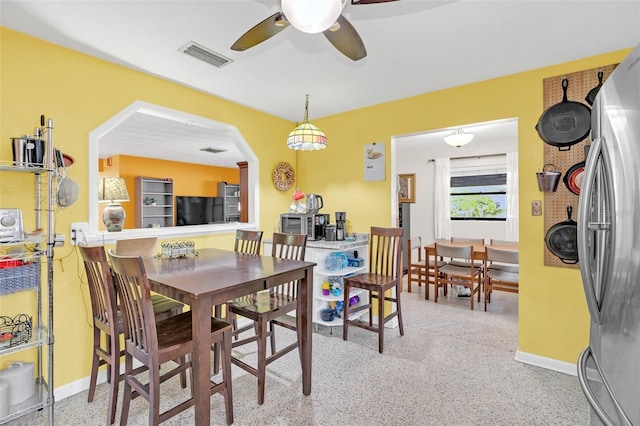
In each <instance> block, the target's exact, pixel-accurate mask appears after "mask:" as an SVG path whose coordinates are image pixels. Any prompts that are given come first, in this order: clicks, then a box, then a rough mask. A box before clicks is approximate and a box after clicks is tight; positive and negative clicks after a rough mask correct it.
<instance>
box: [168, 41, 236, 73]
mask: <svg viewBox="0 0 640 426" xmlns="http://www.w3.org/2000/svg"><path fill="white" fill-rule="evenodd" d="M178 50H179V51H180V52H182V53H186V54H187V55H189V56H193V57H194V58H196V59H200V60H201V61H204V62H206V63H208V64H211V65H213V66H214V67H216V68H221V67H223V66H224V65H226V64H228V63H230V62H233V61H232V60H231V59H229V58H225V57H224V56H222V55H221V54H219V53H216V52H214V51H213V50H211V49H207V48H206V47H204V46H203V45H201V44H198V43H196V42H195V41H190V42H189V43H187V44H185V45H184V46H182V47H181V48H180V49H178Z"/></svg>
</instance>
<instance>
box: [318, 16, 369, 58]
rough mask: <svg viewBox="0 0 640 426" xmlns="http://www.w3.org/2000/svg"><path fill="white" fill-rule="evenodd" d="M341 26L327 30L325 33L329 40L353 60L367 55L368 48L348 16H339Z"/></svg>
mask: <svg viewBox="0 0 640 426" xmlns="http://www.w3.org/2000/svg"><path fill="white" fill-rule="evenodd" d="M338 24H340V28H339V29H338V30H337V31H331V30H325V31H324V32H323V33H324V35H325V37H326V38H327V40H329V42H330V43H331V44H333V46H334V47H335V48H336V49H338V50H339V51H340V52H341V53H342V54H343V55H345V56H346V57H348V58H349V59H351V60H353V61H358V60H360V59H362V58H364V57H365V56H367V49H365V48H364V43H363V42H362V39H361V38H360V35H359V34H358V32H357V31H356V29H355V28H354V27H353V25H351V23H350V22H349V21H347V18H345V17H344V16H342V15H340V16H339V17H338Z"/></svg>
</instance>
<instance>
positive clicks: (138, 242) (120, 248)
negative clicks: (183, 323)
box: [116, 237, 184, 321]
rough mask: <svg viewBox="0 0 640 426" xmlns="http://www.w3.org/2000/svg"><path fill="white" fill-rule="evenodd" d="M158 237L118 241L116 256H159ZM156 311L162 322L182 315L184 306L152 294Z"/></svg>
mask: <svg viewBox="0 0 640 426" xmlns="http://www.w3.org/2000/svg"><path fill="white" fill-rule="evenodd" d="M157 253H158V237H145V238H128V239H122V240H116V254H117V255H119V256H140V257H142V258H143V259H147V258H152V257H155V256H157ZM151 302H153V306H154V310H155V311H156V312H158V314H157V315H156V320H157V321H160V320H163V319H166V318H169V317H171V316H174V315H178V314H181V313H182V311H183V310H184V305H183V304H182V303H180V302H178V301H176V300H173V299H171V298H169V297H166V296H163V295H161V294H152V295H151Z"/></svg>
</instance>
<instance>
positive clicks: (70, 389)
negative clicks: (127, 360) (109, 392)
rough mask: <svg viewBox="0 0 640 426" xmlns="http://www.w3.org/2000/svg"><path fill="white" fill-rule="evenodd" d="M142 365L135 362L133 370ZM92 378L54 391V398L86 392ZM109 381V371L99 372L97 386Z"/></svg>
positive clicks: (63, 397)
mask: <svg viewBox="0 0 640 426" xmlns="http://www.w3.org/2000/svg"><path fill="white" fill-rule="evenodd" d="M141 365H142V364H141V363H140V362H139V361H137V360H135V359H134V360H133V368H138V367H140V366H141ZM120 374H124V363H121V364H120ZM90 378H91V376H86V377H83V378H82V379H79V380H76V381H75V382H71V383H69V384H66V385H63V386H60V387H57V388H55V389H54V390H53V396H54V398H55V400H56V401H60V400H63V399H65V398H68V397H70V396H73V395H75V394H78V393H80V392H84V391H86V390H87V389H89V381H90ZM106 381H107V370H106V368H103V370H102V371H98V377H97V379H96V385H99V384H100V383H104V382H106Z"/></svg>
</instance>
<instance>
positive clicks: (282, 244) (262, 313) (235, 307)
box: [227, 232, 307, 405]
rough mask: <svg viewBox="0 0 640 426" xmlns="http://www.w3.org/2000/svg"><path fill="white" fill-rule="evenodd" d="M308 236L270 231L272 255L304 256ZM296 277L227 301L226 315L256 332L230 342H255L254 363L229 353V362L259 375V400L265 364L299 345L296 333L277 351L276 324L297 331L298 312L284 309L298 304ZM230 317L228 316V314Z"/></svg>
mask: <svg viewBox="0 0 640 426" xmlns="http://www.w3.org/2000/svg"><path fill="white" fill-rule="evenodd" d="M306 243H307V236H306V235H304V234H282V233H278V232H274V233H273V243H272V249H271V255H272V256H273V257H279V258H283V259H293V260H304V255H305V249H306ZM297 287H298V282H297V281H291V282H287V283H284V284H280V285H278V286H276V287H273V288H271V289H269V290H264V291H261V292H258V293H255V294H251V295H248V296H245V297H241V298H237V299H234V300H232V301H231V302H228V305H227V306H228V311H227V312H228V315H240V316H242V317H244V318H248V319H250V320H252V321H253V324H254V328H255V331H256V334H255V336H251V337H247V338H243V339H241V340H239V341H237V342H233V347H234V348H235V347H238V346H243V345H246V344H248V343H251V342H257V345H258V361H257V366H256V367H253V366H251V365H249V364H247V363H245V362H244V361H242V360H241V359H240V358H237V357H235V356H232V357H231V362H232V363H233V364H234V365H237V366H238V367H240V368H242V369H243V370H245V371H247V372H249V373H251V374H253V375H254V376H256V377H257V378H258V404H260V405H262V404H263V403H264V394H265V378H266V368H267V366H268V365H269V364H270V363H272V362H273V361H275V360H277V359H279V358H280V357H282V356H283V355H285V354H287V353H288V352H291V351H292V350H294V349H296V348H299V336H297V337H296V340H295V342H293V343H291V344H290V345H288V346H286V347H284V348H282V349H280V350H278V351H276V347H275V346H276V345H275V326H276V325H277V326H280V327H284V328H287V329H289V330H293V331H296V332H297V324H298V315H299V313H296V317H295V318H292V317H290V316H289V315H287V313H289V312H292V311H295V310H296V308H297V304H298V301H297ZM227 318H229V316H228V317H227ZM267 337H270V338H271V355H270V356H267Z"/></svg>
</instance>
